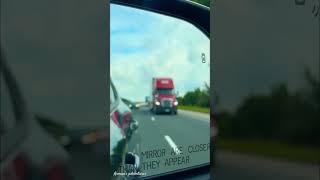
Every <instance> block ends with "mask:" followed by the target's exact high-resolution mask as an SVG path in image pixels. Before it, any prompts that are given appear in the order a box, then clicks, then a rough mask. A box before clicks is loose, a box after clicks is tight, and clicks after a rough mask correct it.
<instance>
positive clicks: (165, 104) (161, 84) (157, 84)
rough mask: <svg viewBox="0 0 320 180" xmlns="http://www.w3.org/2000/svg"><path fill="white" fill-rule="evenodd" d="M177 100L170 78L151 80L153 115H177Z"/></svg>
mask: <svg viewBox="0 0 320 180" xmlns="http://www.w3.org/2000/svg"><path fill="white" fill-rule="evenodd" d="M177 108H178V100H177V96H176V94H175V91H174V83H173V80H172V78H153V79H152V103H151V110H152V112H153V113H155V114H158V113H160V112H166V113H172V114H177V112H178V109H177Z"/></svg>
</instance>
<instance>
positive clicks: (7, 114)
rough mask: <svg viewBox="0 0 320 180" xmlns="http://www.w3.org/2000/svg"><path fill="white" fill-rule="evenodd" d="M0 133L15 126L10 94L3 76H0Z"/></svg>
mask: <svg viewBox="0 0 320 180" xmlns="http://www.w3.org/2000/svg"><path fill="white" fill-rule="evenodd" d="M0 125H1V128H0V133H1V135H3V134H4V133H6V132H8V131H10V130H11V129H13V128H14V127H15V126H16V117H15V113H14V104H13V101H12V98H11V96H10V92H9V90H8V87H7V84H6V83H5V80H4V78H3V76H1V119H0Z"/></svg>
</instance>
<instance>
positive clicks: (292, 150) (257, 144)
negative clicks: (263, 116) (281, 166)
mask: <svg viewBox="0 0 320 180" xmlns="http://www.w3.org/2000/svg"><path fill="white" fill-rule="evenodd" d="M217 148H218V149H222V150H226V151H232V152H240V153H245V154H254V155H261V156H265V157H271V158H278V159H284V160H289V161H295V162H304V163H320V148H319V147H304V146H295V145H288V144H284V143H277V142H273V141H260V140H259V141H258V140H234V139H226V138H218V140H217Z"/></svg>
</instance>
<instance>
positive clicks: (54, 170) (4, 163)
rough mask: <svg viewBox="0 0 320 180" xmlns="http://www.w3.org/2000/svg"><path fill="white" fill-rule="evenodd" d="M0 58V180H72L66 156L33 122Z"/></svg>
mask: <svg viewBox="0 0 320 180" xmlns="http://www.w3.org/2000/svg"><path fill="white" fill-rule="evenodd" d="M3 58H4V57H3V52H1V58H0V78H1V81H0V83H1V86H0V87H1V93H0V94H1V98H0V99H1V114H0V115H1V117H0V137H1V151H0V152H1V153H0V158H1V159H0V160H1V161H0V177H1V178H0V179H5V180H18V179H19V180H20V179H21V180H22V179H39V180H40V179H50V180H58V179H59V180H60V179H61V180H63V179H72V177H71V173H70V171H69V170H68V168H67V167H68V165H67V163H68V160H69V155H68V153H67V152H66V151H65V149H64V148H63V147H62V145H60V144H59V143H58V142H57V141H56V140H55V139H54V137H52V136H50V135H49V133H48V132H47V131H45V130H44V129H43V128H42V127H41V125H40V124H39V122H38V121H37V120H36V119H35V117H34V114H32V113H31V112H30V111H29V109H28V107H27V103H26V102H25V99H24V97H23V95H22V94H21V92H20V89H19V87H18V85H17V84H16V80H15V78H14V75H13V74H11V71H10V70H9V67H8V66H7V64H6V63H5V61H4V59H3Z"/></svg>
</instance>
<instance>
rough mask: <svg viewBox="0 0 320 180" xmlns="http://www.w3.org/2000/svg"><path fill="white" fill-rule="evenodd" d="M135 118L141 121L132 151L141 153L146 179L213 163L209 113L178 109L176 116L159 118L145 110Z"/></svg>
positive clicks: (165, 115)
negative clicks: (211, 161) (211, 160)
mask: <svg viewBox="0 0 320 180" xmlns="http://www.w3.org/2000/svg"><path fill="white" fill-rule="evenodd" d="M133 117H134V119H135V120H137V121H138V122H139V128H138V131H137V132H136V133H135V134H134V136H136V137H138V138H137V139H138V141H134V140H133V141H132V142H131V144H130V147H129V149H130V150H132V151H133V152H135V153H137V154H139V156H140V158H141V171H142V172H145V173H146V175H147V176H151V175H156V174H161V173H166V172H170V171H174V170H179V169H183V168H189V167H193V166H197V165H201V164H205V163H209V162H210V149H209V148H208V147H209V145H210V144H209V142H210V124H209V123H210V117H209V114H203V113H193V112H189V111H183V110H179V111H178V114H177V115H173V114H157V115H156V114H153V113H151V112H150V110H149V108H147V107H143V108H140V109H139V110H134V111H133ZM137 145H138V146H137Z"/></svg>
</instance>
